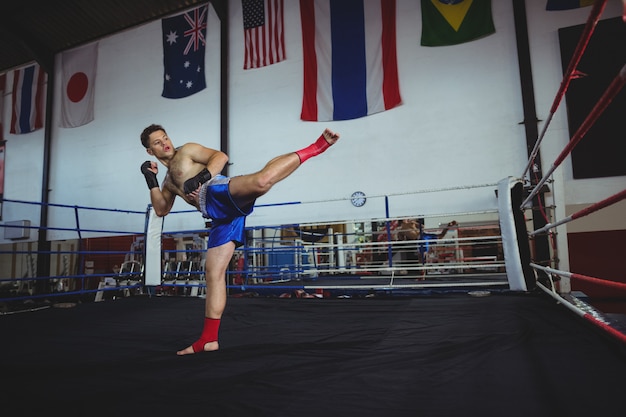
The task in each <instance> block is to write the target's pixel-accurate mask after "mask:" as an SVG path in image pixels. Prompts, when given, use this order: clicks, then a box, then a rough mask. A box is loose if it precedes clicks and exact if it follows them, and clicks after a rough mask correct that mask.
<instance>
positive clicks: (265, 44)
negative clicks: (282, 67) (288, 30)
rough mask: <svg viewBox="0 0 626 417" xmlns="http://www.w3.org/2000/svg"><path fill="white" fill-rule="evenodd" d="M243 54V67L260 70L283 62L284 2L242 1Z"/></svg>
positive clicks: (276, 0) (278, 0)
mask: <svg viewBox="0 0 626 417" xmlns="http://www.w3.org/2000/svg"><path fill="white" fill-rule="evenodd" d="M241 5H242V8H243V32H244V43H245V52H244V60H243V68H244V69H250V68H261V67H265V66H267V65H272V64H275V63H277V62H280V61H283V60H284V59H285V33H284V26H283V20H284V17H283V0H241Z"/></svg>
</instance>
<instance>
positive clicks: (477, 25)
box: [421, 0, 496, 46]
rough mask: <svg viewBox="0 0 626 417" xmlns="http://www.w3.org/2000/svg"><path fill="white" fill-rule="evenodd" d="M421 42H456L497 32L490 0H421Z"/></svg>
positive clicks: (433, 44)
mask: <svg viewBox="0 0 626 417" xmlns="http://www.w3.org/2000/svg"><path fill="white" fill-rule="evenodd" d="M421 1H422V41H421V45H422V46H446V45H457V44H460V43H465V42H469V41H473V40H476V39H478V38H482V37H484V36H487V35H491V34H492V33H495V31H496V29H495V27H494V25H493V18H492V16H491V0H421Z"/></svg>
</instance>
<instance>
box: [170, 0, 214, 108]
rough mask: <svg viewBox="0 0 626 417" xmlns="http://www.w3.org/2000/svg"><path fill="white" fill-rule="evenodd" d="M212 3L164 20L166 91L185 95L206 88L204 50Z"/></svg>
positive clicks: (178, 95)
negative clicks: (209, 6)
mask: <svg viewBox="0 0 626 417" xmlns="http://www.w3.org/2000/svg"><path fill="white" fill-rule="evenodd" d="M207 13H208V5H204V6H200V7H197V8H195V9H193V10H191V11H189V12H186V13H182V14H179V15H176V16H173V17H169V18H165V19H163V20H162V21H161V24H162V28H163V65H164V74H163V93H162V96H163V97H166V98H183V97H188V96H190V95H192V94H195V93H197V92H198V91H201V90H203V89H205V88H206V80H205V77H204V50H205V46H206V28H207Z"/></svg>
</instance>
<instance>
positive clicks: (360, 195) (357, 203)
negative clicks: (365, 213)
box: [350, 191, 365, 207]
mask: <svg viewBox="0 0 626 417" xmlns="http://www.w3.org/2000/svg"><path fill="white" fill-rule="evenodd" d="M350 201H351V202H352V205H353V206H354V207H361V206H362V205H363V204H365V193H364V192H363V191H355V192H353V193H352V195H351V196H350Z"/></svg>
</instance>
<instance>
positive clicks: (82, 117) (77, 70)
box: [61, 42, 98, 127]
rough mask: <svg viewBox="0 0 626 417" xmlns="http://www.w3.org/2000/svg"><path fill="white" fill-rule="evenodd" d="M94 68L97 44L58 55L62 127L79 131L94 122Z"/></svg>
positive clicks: (96, 59)
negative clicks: (75, 128)
mask: <svg viewBox="0 0 626 417" xmlns="http://www.w3.org/2000/svg"><path fill="white" fill-rule="evenodd" d="M97 64H98V43H97V42H96V43H92V44H89V45H85V46H82V47H80V48H76V49H72V50H71V51H66V52H63V53H62V54H61V67H62V71H63V74H62V76H63V78H62V91H61V93H62V100H61V127H78V126H82V125H86V124H87V123H89V122H91V121H92V120H93V118H94V111H93V109H94V92H95V83H96V66H97Z"/></svg>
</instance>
